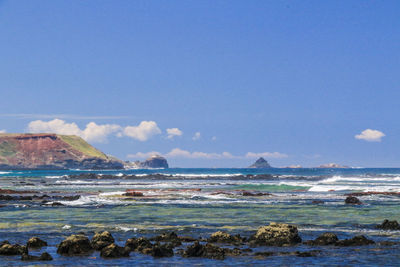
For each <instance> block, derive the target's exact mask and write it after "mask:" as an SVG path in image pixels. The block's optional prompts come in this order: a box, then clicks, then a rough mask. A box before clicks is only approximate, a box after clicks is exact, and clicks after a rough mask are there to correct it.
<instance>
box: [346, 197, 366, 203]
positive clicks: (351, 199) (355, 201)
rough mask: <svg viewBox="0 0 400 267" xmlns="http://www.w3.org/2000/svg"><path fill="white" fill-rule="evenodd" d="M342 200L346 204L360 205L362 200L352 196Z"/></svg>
mask: <svg viewBox="0 0 400 267" xmlns="http://www.w3.org/2000/svg"><path fill="white" fill-rule="evenodd" d="M344 202H345V203H346V204H352V205H361V204H362V202H361V201H360V200H359V199H358V198H356V197H352V196H350V197H347V198H346V199H345V201H344Z"/></svg>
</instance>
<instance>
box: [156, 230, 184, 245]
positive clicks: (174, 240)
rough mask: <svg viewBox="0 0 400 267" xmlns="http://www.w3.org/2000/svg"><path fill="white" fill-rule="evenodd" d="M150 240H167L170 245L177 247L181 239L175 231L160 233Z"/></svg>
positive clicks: (180, 243)
mask: <svg viewBox="0 0 400 267" xmlns="http://www.w3.org/2000/svg"><path fill="white" fill-rule="evenodd" d="M150 240H151V241H157V242H168V243H169V244H170V246H172V247H179V246H181V245H182V242H181V239H180V238H179V237H178V235H177V234H176V233H175V232H171V233H162V234H161V235H158V236H156V237H153V238H151V239H150Z"/></svg>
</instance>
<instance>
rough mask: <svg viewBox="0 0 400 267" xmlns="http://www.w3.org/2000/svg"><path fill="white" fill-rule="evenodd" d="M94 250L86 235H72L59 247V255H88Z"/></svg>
mask: <svg viewBox="0 0 400 267" xmlns="http://www.w3.org/2000/svg"><path fill="white" fill-rule="evenodd" d="M92 250H93V248H92V246H91V245H90V241H89V238H88V237H87V236H84V235H80V234H79V235H71V236H69V237H67V238H66V239H65V240H64V241H62V242H61V243H60V244H59V245H58V249H57V253H58V254H62V255H67V256H72V255H82V254H88V253H90V252H91V251H92Z"/></svg>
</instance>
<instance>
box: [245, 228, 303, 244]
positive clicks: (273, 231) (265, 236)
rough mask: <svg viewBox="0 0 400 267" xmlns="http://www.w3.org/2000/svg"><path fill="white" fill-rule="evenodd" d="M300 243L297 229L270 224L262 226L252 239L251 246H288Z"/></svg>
mask: <svg viewBox="0 0 400 267" xmlns="http://www.w3.org/2000/svg"><path fill="white" fill-rule="evenodd" d="M300 242H301V238H300V236H299V234H298V230H297V227H296V226H294V225H290V224H284V223H270V224H269V225H268V226H262V227H260V228H259V229H258V230H257V233H256V234H255V235H254V236H252V237H251V239H250V244H251V245H255V246H288V245H295V244H297V243H300Z"/></svg>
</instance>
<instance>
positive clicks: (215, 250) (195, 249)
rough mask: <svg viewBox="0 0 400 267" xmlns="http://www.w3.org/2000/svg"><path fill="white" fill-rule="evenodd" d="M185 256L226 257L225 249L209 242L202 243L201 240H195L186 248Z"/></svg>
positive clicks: (219, 258) (221, 258)
mask: <svg viewBox="0 0 400 267" xmlns="http://www.w3.org/2000/svg"><path fill="white" fill-rule="evenodd" d="M183 256H184V257H204V258H210V259H216V260H223V259H224V258H225V250H224V249H222V248H220V247H217V246H215V245H213V244H209V243H207V244H206V245H201V244H200V243H199V242H195V243H194V244H193V245H190V246H188V247H187V248H186V250H185V252H184V253H183Z"/></svg>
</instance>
